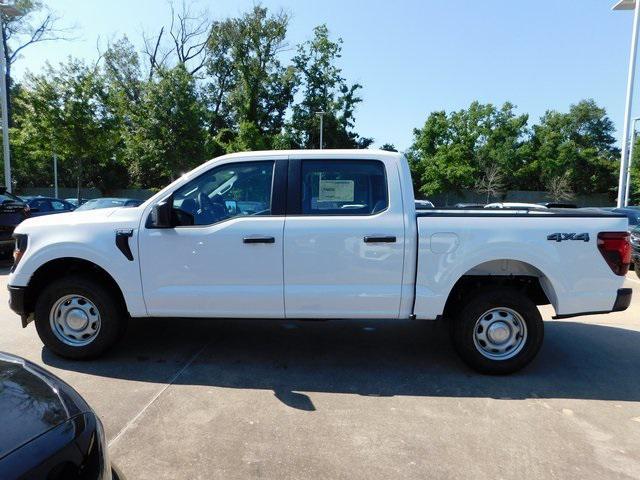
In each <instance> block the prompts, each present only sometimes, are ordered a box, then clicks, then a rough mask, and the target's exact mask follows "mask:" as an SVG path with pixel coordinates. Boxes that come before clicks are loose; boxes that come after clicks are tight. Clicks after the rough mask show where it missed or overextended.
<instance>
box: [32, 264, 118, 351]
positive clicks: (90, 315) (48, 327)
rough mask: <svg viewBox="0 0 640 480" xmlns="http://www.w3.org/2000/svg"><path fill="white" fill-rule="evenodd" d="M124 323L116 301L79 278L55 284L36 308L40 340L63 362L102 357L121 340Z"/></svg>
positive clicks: (105, 290) (95, 284)
mask: <svg viewBox="0 0 640 480" xmlns="http://www.w3.org/2000/svg"><path fill="white" fill-rule="evenodd" d="M126 320H127V317H126V312H125V311H124V308H123V306H122V305H121V302H120V301H119V299H118V298H117V297H116V296H115V295H114V294H113V293H112V292H111V291H110V290H109V289H108V288H107V287H106V286H104V285H103V284H101V283H99V282H96V281H94V280H92V279H90V278H89V277H86V276H82V275H71V276H68V277H63V278H61V279H59V280H56V281H54V282H53V283H51V284H50V285H49V286H47V287H46V288H45V289H44V290H43V291H42V293H41V294H40V296H39V297H38V300H37V301H36V305H35V324H36V330H37V331H38V335H39V336H40V339H41V340H42V342H43V343H44V344H45V345H46V346H47V347H48V348H49V349H50V350H51V351H53V352H54V353H56V354H58V355H60V356H62V357H66V358H73V359H85V358H92V357H97V356H99V355H101V354H102V353H104V352H105V351H106V350H107V349H109V348H110V347H111V346H112V345H113V344H114V343H115V342H116V341H117V340H118V338H119V337H120V336H121V334H122V333H123V331H124V328H125V325H126Z"/></svg>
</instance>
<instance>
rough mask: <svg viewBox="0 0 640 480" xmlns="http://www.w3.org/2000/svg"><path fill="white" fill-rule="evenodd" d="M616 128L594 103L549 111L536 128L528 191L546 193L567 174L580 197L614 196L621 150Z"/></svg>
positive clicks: (525, 173) (526, 175) (527, 173)
mask: <svg viewBox="0 0 640 480" xmlns="http://www.w3.org/2000/svg"><path fill="white" fill-rule="evenodd" d="M614 130H615V129H614V126H613V122H612V121H611V119H609V117H608V116H607V114H606V111H605V109H604V108H601V107H599V106H598V105H597V104H596V103H595V101H594V100H582V101H581V102H579V103H577V104H575V105H571V107H570V108H569V112H568V113H560V112H556V111H548V112H547V113H545V115H544V116H543V117H542V118H541V120H540V123H539V124H538V125H535V126H534V127H533V136H532V145H531V148H532V150H533V152H534V155H533V161H532V162H531V163H530V164H529V165H527V166H526V168H524V170H523V177H524V178H526V185H527V186H529V189H532V190H533V189H537V190H544V189H545V186H546V185H547V184H548V183H549V182H550V181H551V179H552V178H556V177H562V176H563V175H566V176H567V178H568V180H569V187H570V189H571V190H572V191H574V192H575V193H578V194H590V193H595V192H598V193H603V192H610V193H613V191H614V190H615V187H616V185H617V182H616V171H617V168H618V165H619V161H618V159H619V155H620V150H619V149H618V148H617V147H616V145H615V143H616V141H615V138H614V137H613V133H614Z"/></svg>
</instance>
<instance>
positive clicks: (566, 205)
mask: <svg viewBox="0 0 640 480" xmlns="http://www.w3.org/2000/svg"><path fill="white" fill-rule="evenodd" d="M538 205H542V206H543V207H547V208H578V206H577V205H576V204H575V203H563V202H540V203H538Z"/></svg>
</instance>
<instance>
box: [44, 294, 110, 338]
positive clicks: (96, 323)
mask: <svg viewBox="0 0 640 480" xmlns="http://www.w3.org/2000/svg"><path fill="white" fill-rule="evenodd" d="M49 323H50V325H51V330H52V331H53V333H54V335H55V336H56V337H57V338H58V340H60V341H61V342H63V343H64V344H66V345H70V346H73V347H83V346H85V345H88V344H90V343H91V342H92V341H93V340H95V338H96V336H97V335H98V332H99V331H100V323H101V322H100V312H99V311H98V308H97V307H96V306H95V305H94V303H93V302H92V301H91V300H89V299H88V298H87V297H84V296H82V295H76V294H74V295H65V296H64V297H62V298H59V299H58V301H56V303H54V305H53V307H51V311H50V312H49Z"/></svg>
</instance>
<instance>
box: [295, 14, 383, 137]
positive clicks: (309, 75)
mask: <svg viewBox="0 0 640 480" xmlns="http://www.w3.org/2000/svg"><path fill="white" fill-rule="evenodd" d="M341 52H342V39H340V38H339V39H338V40H336V41H332V40H331V39H330V38H329V29H328V28H327V26H326V25H320V26H317V27H316V28H315V29H314V36H313V38H312V39H311V40H308V41H306V42H304V43H303V44H301V45H299V46H298V52H297V55H296V56H295V57H294V58H293V64H294V66H295V69H296V75H297V77H298V81H299V83H300V89H301V93H302V100H301V101H300V102H299V103H296V104H295V105H294V106H293V114H292V119H291V123H290V125H289V131H290V138H291V139H293V140H294V141H295V143H296V144H297V145H298V147H299V148H317V147H318V146H319V142H320V138H319V136H320V119H319V116H318V114H319V113H320V112H323V113H322V115H323V143H324V145H323V146H324V147H325V148H367V147H368V146H369V145H371V143H373V140H372V139H370V138H363V137H360V136H359V135H358V134H357V133H355V132H354V131H353V128H354V124H355V109H356V106H357V105H358V104H359V103H360V102H362V98H360V97H359V96H358V92H359V90H360V89H361V88H362V86H361V85H360V84H358V83H356V84H353V85H348V84H347V82H346V80H345V79H344V78H343V77H342V70H341V69H340V67H338V65H337V61H338V60H339V59H340V57H341Z"/></svg>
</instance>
